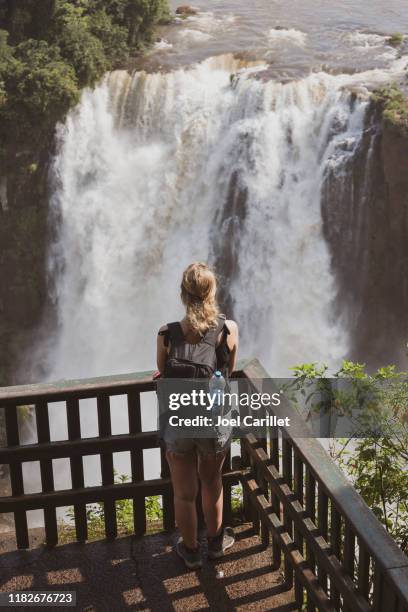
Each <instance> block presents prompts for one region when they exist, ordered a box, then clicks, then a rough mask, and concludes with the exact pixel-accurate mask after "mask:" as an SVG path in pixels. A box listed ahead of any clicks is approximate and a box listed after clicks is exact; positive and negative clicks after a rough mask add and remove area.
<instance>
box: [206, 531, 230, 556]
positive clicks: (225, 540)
mask: <svg viewBox="0 0 408 612" xmlns="http://www.w3.org/2000/svg"><path fill="white" fill-rule="evenodd" d="M234 542H235V535H234V531H233V529H232V527H224V529H223V530H222V532H221V533H220V535H218V536H216V537H215V538H208V556H209V558H210V559H219V558H220V557H223V556H224V553H225V551H226V550H228V548H231V546H233V545H234Z"/></svg>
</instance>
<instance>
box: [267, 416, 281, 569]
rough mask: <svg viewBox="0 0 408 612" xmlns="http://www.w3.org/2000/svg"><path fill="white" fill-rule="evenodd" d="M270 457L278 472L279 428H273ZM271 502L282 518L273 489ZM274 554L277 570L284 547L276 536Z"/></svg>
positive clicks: (277, 514)
mask: <svg viewBox="0 0 408 612" xmlns="http://www.w3.org/2000/svg"><path fill="white" fill-rule="evenodd" d="M270 458H271V462H272V464H273V465H274V466H275V467H276V469H277V470H278V472H279V471H280V467H279V430H278V429H277V428H274V429H273V430H271V448H270ZM271 504H272V510H273V512H274V513H275V514H276V516H277V517H278V518H279V520H280V518H281V511H280V502H279V498H278V496H277V495H276V494H275V493H274V492H273V491H271ZM272 555H273V564H272V567H273V569H275V570H277V569H279V568H280V566H281V563H282V549H281V547H280V545H279V542H278V539H277V538H274V540H273V542H272Z"/></svg>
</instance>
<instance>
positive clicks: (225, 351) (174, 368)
mask: <svg viewBox="0 0 408 612" xmlns="http://www.w3.org/2000/svg"><path fill="white" fill-rule="evenodd" d="M221 332H223V338H222V341H221V343H220V344H219V346H218V347H217V339H218V336H219V335H220V333H221ZM229 333H230V332H229V329H228V327H227V326H226V324H225V315H219V316H218V322H217V326H216V327H214V328H211V329H209V330H208V331H207V332H206V333H205V334H204V336H203V337H202V339H201V340H200V342H197V343H195V344H191V343H190V342H187V341H186V339H185V337H184V333H183V330H182V327H181V325H180V323H168V325H167V330H165V331H162V332H159V334H160V335H162V336H164V344H165V346H169V342H170V350H169V353H168V357H167V361H166V366H165V369H164V372H163V377H164V378H207V379H209V378H211V376H212V375H213V374H214V372H215V371H216V370H220V371H221V372H222V373H223V374H224V376H225V375H228V361H229V353H230V351H229V348H228V345H227V341H226V340H227V336H228V334H229Z"/></svg>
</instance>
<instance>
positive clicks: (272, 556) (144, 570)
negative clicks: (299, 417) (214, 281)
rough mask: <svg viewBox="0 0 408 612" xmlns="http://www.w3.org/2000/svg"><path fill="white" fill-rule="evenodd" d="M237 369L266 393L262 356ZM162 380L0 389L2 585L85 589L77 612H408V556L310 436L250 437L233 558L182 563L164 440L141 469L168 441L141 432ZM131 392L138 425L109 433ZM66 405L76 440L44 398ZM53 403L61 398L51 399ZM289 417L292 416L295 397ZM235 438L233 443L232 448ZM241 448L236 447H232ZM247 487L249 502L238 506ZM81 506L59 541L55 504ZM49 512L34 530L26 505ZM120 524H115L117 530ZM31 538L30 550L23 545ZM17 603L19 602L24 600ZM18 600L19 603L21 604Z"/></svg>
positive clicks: (132, 422) (229, 465) (231, 463)
mask: <svg viewBox="0 0 408 612" xmlns="http://www.w3.org/2000/svg"><path fill="white" fill-rule="evenodd" d="M234 377H235V378H236V379H237V380H238V385H239V384H240V380H243V381H244V382H245V385H247V384H248V381H249V383H250V385H252V386H253V388H254V390H257V385H259V384H260V381H261V380H262V379H264V378H267V377H268V374H267V372H265V370H264V369H263V367H262V366H261V364H260V363H259V362H258V361H257V360H251V361H244V362H240V363H239V366H238V370H237V372H235V374H234ZM154 391H155V382H154V381H153V380H152V373H151V372H144V373H139V374H128V375H124V376H111V377H103V378H95V379H87V380H76V381H61V382H59V383H55V384H41V385H27V386H19V387H7V388H3V389H1V390H0V409H3V410H4V415H5V425H6V437H7V446H5V447H1V448H0V464H3V465H6V466H8V468H7V469H8V472H9V475H10V485H11V495H9V496H4V497H0V513H12V515H13V517H14V533H12V532H10V533H7V534H4V533H2V534H1V536H0V542H1V543H0V591H13V590H33V591H44V590H48V591H62V590H67V591H68V590H71V591H76V592H77V606H76V609H78V610H84V611H85V610H87V611H91V610H97V611H98V610H109V611H111V610H112V611H114V610H122V609H123V610H125V609H131V610H152V611H156V610H158V611H159V610H160V611H162V610H206V609H212V610H235V609H237V610H277V611H282V612H284V611H286V610H307V611H313V610H322V611H329V610H330V611H336V610H344V611H346V612H368V611H370V610H372V611H374V612H383V611H384V610H387V612H408V558H407V557H406V556H405V555H404V554H403V553H402V551H401V550H400V549H399V548H398V546H397V545H396V543H395V542H394V541H393V539H392V538H391V537H390V536H389V535H388V533H387V532H386V531H385V529H384V528H383V526H382V525H381V523H379V521H378V520H377V519H376V517H375V516H374V514H373V513H372V512H371V510H370V509H369V508H368V506H367V505H366V503H365V502H364V501H363V499H362V498H361V497H360V495H359V494H358V493H357V491H356V490H355V489H354V488H353V486H352V485H351V484H350V483H349V481H348V480H347V479H346V478H345V476H344V475H343V473H342V472H341V470H340V469H339V468H338V467H337V466H336V464H335V463H334V462H333V461H332V460H331V458H330V456H329V455H328V454H327V452H326V451H325V450H324V449H323V447H322V446H321V444H320V443H319V442H318V441H317V440H315V439H306V438H293V437H292V436H291V433H290V428H285V427H283V428H281V430H280V434H279V436H278V437H277V436H276V435H272V430H265V438H260V439H257V438H255V436H254V435H252V434H248V435H247V436H246V437H245V438H244V439H242V440H241V441H240V445H239V451H238V452H237V453H235V456H233V457H231V453H230V454H229V455H228V456H227V460H226V462H225V465H224V475H223V477H224V512H225V522H226V523H228V524H232V525H233V527H234V529H235V533H236V537H237V542H236V544H235V546H234V547H233V548H232V549H231V550H230V551H228V552H227V554H226V556H225V557H224V558H223V559H221V560H219V561H217V562H210V561H206V562H205V564H204V567H203V569H202V570H199V571H196V572H189V571H186V570H185V568H184V566H183V564H182V561H181V560H180V559H179V558H178V557H177V556H176V554H175V552H174V550H173V546H174V542H175V539H176V537H177V534H176V532H175V520H174V509H173V493H172V486H171V481H170V478H169V471H168V465H167V461H166V459H165V454H164V450H163V449H160V451H156V452H160V457H161V477H160V478H155V479H150V480H148V479H146V471H145V468H146V465H145V463H146V462H145V460H144V455H143V451H144V450H146V449H153V448H156V449H157V448H159V442H158V437H157V432H155V431H143V430H142V410H141V397H142V395H143V394H144V393H151V392H154ZM115 396H123V397H124V401H126V404H127V414H128V422H129V432H128V433H122V434H115V435H113V434H112V421H114V409H115V406H114V405H113V404H114V403H113V402H112V404H111V398H113V397H115ZM88 398H92V399H93V400H95V402H96V411H97V424H98V435H96V436H94V437H88V438H82V437H81V412H80V401H81V400H84V399H88ZM53 402H58V403H59V404H58V408H60V409H61V410H62V411H63V414H64V418H66V425H67V439H66V440H58V441H52V440H51V434H50V418H49V406H50V404H52V403H53ZM27 405H31V406H34V412H35V417H36V418H35V422H36V432H37V441H36V442H35V443H31V444H20V430H19V422H18V407H19V406H27ZM53 408H55V407H53ZM279 410H280V414H282V411H284V413H285V415H287V416H289V417H291V415H293V416H295V415H294V409H293V408H292V407H291V406H290V405H289V404H285V405H284V406H280V407H279ZM234 446H235V445H234ZM124 451H125V452H128V453H130V463H131V480H130V481H129V482H120V483H117V482H115V473H114V454H115V453H118V452H124ZM234 452H235V451H234ZM90 455H98V456H99V457H100V466H101V480H102V484H101V485H99V486H85V477H84V458H85V457H87V456H90ZM59 458H68V459H69V463H70V474H71V484H72V486H71V488H69V489H63V490H56V488H55V481H54V466H53V460H55V459H59ZM34 461H38V462H39V464H40V471H41V485H42V491H41V492H38V493H25V491H24V479H23V468H22V464H23V463H24V462H34ZM237 485H241V486H242V490H243V510H242V513H241V515H237V514H236V513H234V512H233V509H234V508H233V503H232V490H233V487H235V486H237ZM151 496H161V508H162V525H161V526H160V532H159V533H156V534H150V533H149V523H148V520H147V518H148V517H147V515H146V498H149V497H151ZM123 499H130V500H132V501H133V510H132V511H133V529H134V534H132V535H127V536H122V535H121V534H120V530H119V529H118V520H117V507H116V502H117V501H118V500H123ZM97 502H103V504H104V517H103V518H104V530H105V539H101V540H98V541H89V539H88V535H89V534H88V527H89V517H88V514H87V504H93V503H97ZM67 506H69V507H73V516H74V522H75V527H74V528H73V530H72V533H73V540H75V541H73V542H72V543H63V544H60V543H59V542H58V539H59V525H58V521H57V508H58V507H67ZM30 510H42V511H43V512H44V525H45V527H44V529H40V528H37V529H28V523H27V512H28V511H30ZM118 533H119V535H118ZM27 549H28V550H27ZM17 609H19V608H17ZM21 609H23V608H21Z"/></svg>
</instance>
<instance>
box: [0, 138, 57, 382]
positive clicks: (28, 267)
mask: <svg viewBox="0 0 408 612" xmlns="http://www.w3.org/2000/svg"><path fill="white" fill-rule="evenodd" d="M47 144H49V147H45V148H44V149H43V150H42V151H39V153H38V160H37V161H38V163H37V164H36V167H35V169H34V168H33V169H32V172H30V171H27V168H26V167H25V165H24V164H20V163H19V160H20V157H19V156H18V155H16V156H15V157H14V158H13V159H14V160H15V164H10V165H9V168H7V169H6V174H4V175H3V177H2V178H3V186H4V189H3V200H2V202H3V204H4V202H5V201H6V202H7V206H4V205H2V206H1V208H0V245H1V248H0V279H1V282H0V346H1V347H2V351H1V354H0V386H1V385H9V384H15V383H19V382H24V381H23V380H22V379H21V378H20V376H19V375H18V374H17V366H18V365H20V364H21V363H22V357H23V356H24V355H26V357H27V362H29V358H28V357H29V354H30V353H32V349H33V347H32V346H31V344H32V333H33V331H34V330H35V329H36V328H37V326H38V325H39V322H40V319H41V317H42V315H43V312H44V308H45V304H46V301H47V290H46V251H47V244H48V243H49V227H48V222H47V219H48V195H49V194H48V167H49V159H50V150H51V148H52V147H51V144H50V143H47ZM4 196H7V198H5V197H4ZM22 376H24V375H23V373H22Z"/></svg>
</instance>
